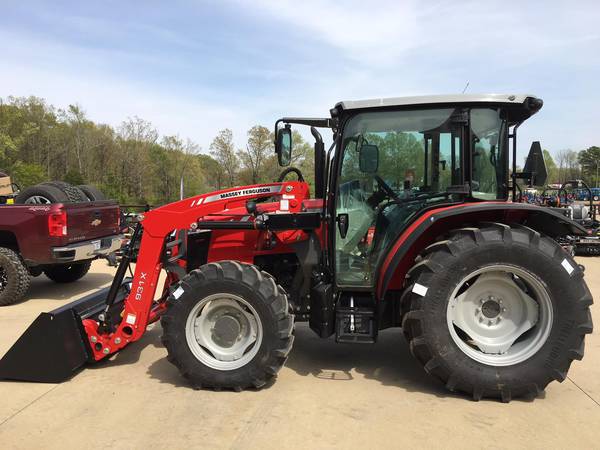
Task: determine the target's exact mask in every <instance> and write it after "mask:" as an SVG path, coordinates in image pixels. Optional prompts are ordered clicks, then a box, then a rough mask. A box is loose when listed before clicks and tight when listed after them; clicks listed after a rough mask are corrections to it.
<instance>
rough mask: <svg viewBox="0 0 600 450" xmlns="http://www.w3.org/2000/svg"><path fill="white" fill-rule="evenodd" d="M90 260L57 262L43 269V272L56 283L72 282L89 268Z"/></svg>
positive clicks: (82, 275) (81, 276)
mask: <svg viewBox="0 0 600 450" xmlns="http://www.w3.org/2000/svg"><path fill="white" fill-rule="evenodd" d="M91 265H92V261H83V262H76V263H71V264H57V265H54V266H50V267H48V268H47V269H45V270H44V274H46V276H47V277H48V278H50V279H51V280H52V281H54V282H56V283H72V282H73V281H77V280H79V279H80V278H83V277H84V276H85V275H86V274H87V273H88V272H89V270H90V267H91Z"/></svg>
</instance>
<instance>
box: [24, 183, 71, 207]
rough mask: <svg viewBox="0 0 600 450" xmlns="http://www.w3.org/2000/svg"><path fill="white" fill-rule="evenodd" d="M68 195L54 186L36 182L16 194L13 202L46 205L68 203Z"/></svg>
mask: <svg viewBox="0 0 600 450" xmlns="http://www.w3.org/2000/svg"><path fill="white" fill-rule="evenodd" d="M69 201H70V200H69V197H68V196H67V194H65V193H64V192H63V191H61V190H60V189H58V188H57V187H55V186H51V185H47V184H37V185H35V186H31V187H28V188H26V189H24V190H22V191H21V192H19V194H18V195H17V197H16V198H15V203H17V204H21V205H25V204H27V205H46V204H50V203H68V202H69Z"/></svg>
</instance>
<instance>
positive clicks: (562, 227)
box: [377, 202, 587, 299]
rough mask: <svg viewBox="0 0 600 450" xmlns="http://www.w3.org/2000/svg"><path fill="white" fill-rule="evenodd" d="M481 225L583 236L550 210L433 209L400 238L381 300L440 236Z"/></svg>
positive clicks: (385, 272) (381, 282) (385, 271)
mask: <svg viewBox="0 0 600 450" xmlns="http://www.w3.org/2000/svg"><path fill="white" fill-rule="evenodd" d="M479 222H500V223H506V224H521V225H526V226H528V227H530V228H532V229H534V230H536V231H538V232H540V233H542V234H545V235H547V236H550V237H552V238H555V237H558V236H565V235H575V236H583V235H587V231H586V230H585V228H583V227H582V226H581V225H579V224H577V223H576V222H574V221H572V220H571V219H569V218H567V217H565V216H563V215H562V214H560V213H558V212H556V211H553V210H551V209H548V208H542V207H539V206H535V205H527V204H523V203H503V202H481V203H466V204H464V203H463V204H459V205H452V206H445V207H440V208H436V209H431V210H428V211H426V212H424V213H423V214H422V215H421V216H419V217H418V218H417V219H416V220H414V221H413V222H412V223H411V224H410V225H409V226H408V228H406V229H405V230H404V231H403V232H402V234H401V235H400V236H399V237H398V239H397V240H396V242H395V244H394V245H393V247H392V248H391V249H390V252H389V253H388V255H387V257H386V258H385V259H384V261H383V263H382V264H381V267H380V268H379V271H378V273H379V277H378V282H377V297H378V298H379V299H382V298H383V297H384V296H385V293H386V292H387V291H388V290H390V289H400V288H401V287H402V284H403V282H404V277H405V275H406V273H407V272H408V270H409V269H410V268H411V267H412V266H413V264H414V261H415V258H416V257H417V256H418V255H419V253H421V251H422V250H423V249H424V248H425V247H427V246H428V245H429V244H431V243H432V242H434V241H435V240H436V239H437V238H438V237H439V236H441V235H444V234H445V233H447V232H449V231H450V230H453V229H456V228H462V227H465V226H473V225H474V224H477V223H479Z"/></svg>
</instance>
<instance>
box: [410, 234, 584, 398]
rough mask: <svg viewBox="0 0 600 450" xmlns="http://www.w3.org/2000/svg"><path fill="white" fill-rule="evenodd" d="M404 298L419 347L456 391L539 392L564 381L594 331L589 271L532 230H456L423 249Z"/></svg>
mask: <svg viewBox="0 0 600 450" xmlns="http://www.w3.org/2000/svg"><path fill="white" fill-rule="evenodd" d="M409 280H410V281H409V285H408V287H407V289H406V291H405V293H404V295H403V310H404V317H403V321H402V326H403V329H404V333H405V335H406V337H407V339H408V342H409V345H410V350H411V352H412V354H413V355H414V356H415V357H416V358H417V359H418V360H419V361H420V362H421V363H422V364H423V366H424V368H425V371H426V372H427V373H429V374H430V375H432V376H434V377H435V378H437V379H439V380H440V381H442V382H443V383H444V384H445V385H446V387H447V388H448V389H450V390H451V391H460V392H464V393H467V394H469V395H470V396H472V397H473V399H475V400H479V399H481V398H482V397H491V398H500V399H502V401H505V402H508V401H510V400H511V398H516V397H522V396H536V395H537V394H538V393H539V392H541V391H542V390H543V389H544V388H545V387H546V385H547V384H548V383H549V382H551V381H552V380H557V381H560V382H562V381H564V379H565V378H566V376H567V371H568V370H569V367H570V365H571V362H572V361H573V360H574V359H577V360H580V359H581V358H583V352H584V338H585V335H586V334H587V333H591V332H592V318H591V314H590V310H589V306H590V305H591V304H592V297H591V294H590V291H589V289H588V288H587V286H586V284H585V282H584V281H583V271H582V269H581V268H580V267H579V266H578V265H577V264H576V263H575V261H574V260H573V259H572V258H571V256H570V255H567V253H565V252H564V251H563V250H562V249H561V248H560V246H559V245H558V244H556V242H554V241H553V240H551V239H549V238H547V237H542V236H540V234H539V233H537V232H536V231H534V230H531V229H529V228H525V227H518V228H516V227H513V228H511V227H509V226H507V225H503V224H492V225H490V226H486V227H484V228H481V229H479V228H465V229H461V230H456V231H455V232H453V233H452V235H451V237H450V239H448V240H446V241H440V242H436V243H435V244H433V245H431V246H429V247H428V248H427V249H426V250H425V251H424V253H423V254H422V255H421V258H420V260H419V261H418V262H417V264H416V265H415V266H414V267H413V269H411V271H410V273H409Z"/></svg>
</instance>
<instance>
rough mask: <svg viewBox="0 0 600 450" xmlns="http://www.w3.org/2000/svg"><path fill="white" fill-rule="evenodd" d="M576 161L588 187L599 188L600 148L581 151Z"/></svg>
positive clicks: (595, 147) (593, 147) (594, 147)
mask: <svg viewBox="0 0 600 450" xmlns="http://www.w3.org/2000/svg"><path fill="white" fill-rule="evenodd" d="M578 159H579V164H581V168H582V171H583V175H584V177H585V179H586V180H587V181H588V182H589V184H590V185H592V186H595V187H600V147H597V146H595V145H594V146H592V147H588V148H587V149H585V150H581V151H580V152H579V157H578Z"/></svg>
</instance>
